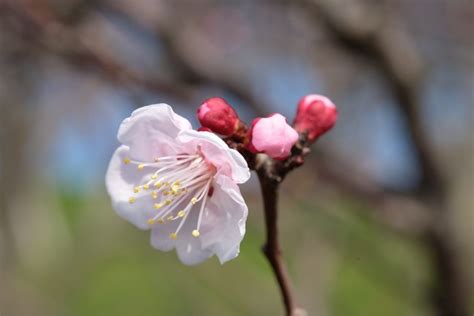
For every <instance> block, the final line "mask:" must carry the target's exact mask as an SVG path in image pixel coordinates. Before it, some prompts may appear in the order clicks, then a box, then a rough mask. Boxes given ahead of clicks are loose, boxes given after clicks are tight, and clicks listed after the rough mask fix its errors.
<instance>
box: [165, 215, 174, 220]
mask: <svg viewBox="0 0 474 316" xmlns="http://www.w3.org/2000/svg"><path fill="white" fill-rule="evenodd" d="M173 218H174V217H173V215H168V217H167V218H166V219H167V220H169V221H172V220H173Z"/></svg>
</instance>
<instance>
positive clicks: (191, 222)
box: [151, 210, 213, 265]
mask: <svg viewBox="0 0 474 316" xmlns="http://www.w3.org/2000/svg"><path fill="white" fill-rule="evenodd" d="M198 215H199V212H198V210H191V213H190V214H189V216H188V218H187V219H186V222H185V223H184V225H183V227H182V229H181V230H180V232H179V233H178V236H177V239H171V238H170V234H171V233H174V232H175V231H176V229H177V227H178V225H179V221H173V222H170V221H167V222H165V223H164V224H162V225H160V224H158V225H155V226H154V227H153V229H152V234H151V244H152V246H153V247H154V248H156V249H158V250H162V251H169V250H172V249H173V248H176V253H177V255H178V258H179V260H180V261H181V262H182V263H184V264H186V265H195V264H198V263H201V262H203V261H204V260H206V259H207V258H209V257H210V256H212V254H213V253H212V251H210V250H208V249H203V248H202V246H201V241H200V240H199V238H195V237H193V236H192V231H193V230H194V229H195V228H196V223H197V217H198Z"/></svg>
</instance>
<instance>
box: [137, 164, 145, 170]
mask: <svg viewBox="0 0 474 316" xmlns="http://www.w3.org/2000/svg"><path fill="white" fill-rule="evenodd" d="M137 168H138V170H143V168H145V165H144V164H142V163H141V164H139V165H138V166H137Z"/></svg>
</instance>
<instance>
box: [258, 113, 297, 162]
mask: <svg viewBox="0 0 474 316" xmlns="http://www.w3.org/2000/svg"><path fill="white" fill-rule="evenodd" d="M297 141H298V133H297V132H296V131H295V130H294V129H293V128H292V127H291V126H290V125H288V123H287V122H286V118H285V117H284V116H283V115H281V114H278V113H276V114H273V115H270V116H269V117H265V118H260V117H259V118H256V119H254V120H253V122H252V127H251V128H250V143H249V149H250V151H252V152H253V153H265V154H267V155H269V156H270V157H272V158H275V159H285V158H287V157H288V156H289V155H290V152H291V148H292V147H293V145H294V144H295V143H296V142H297Z"/></svg>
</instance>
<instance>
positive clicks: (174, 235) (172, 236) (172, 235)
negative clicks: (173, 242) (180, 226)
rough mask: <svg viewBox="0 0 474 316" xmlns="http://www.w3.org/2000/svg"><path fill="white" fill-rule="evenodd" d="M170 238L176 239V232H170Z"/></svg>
mask: <svg viewBox="0 0 474 316" xmlns="http://www.w3.org/2000/svg"><path fill="white" fill-rule="evenodd" d="M170 238H171V239H176V238H178V235H176V233H171V234H170Z"/></svg>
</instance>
